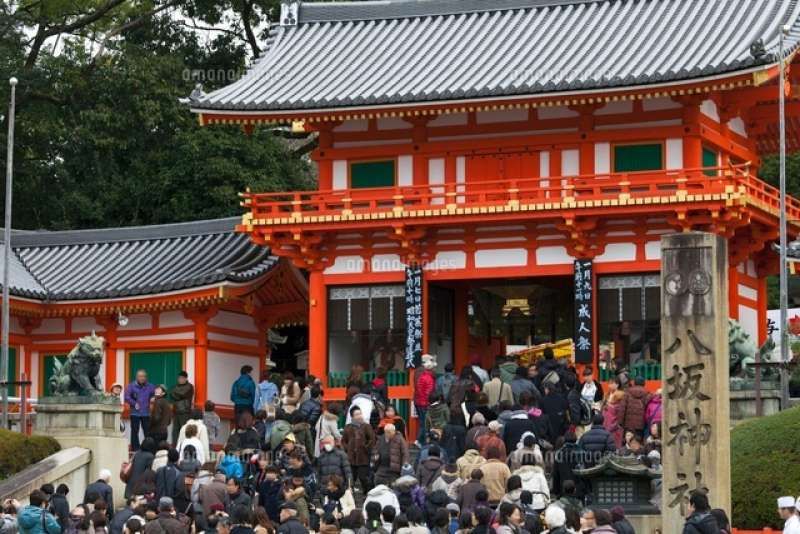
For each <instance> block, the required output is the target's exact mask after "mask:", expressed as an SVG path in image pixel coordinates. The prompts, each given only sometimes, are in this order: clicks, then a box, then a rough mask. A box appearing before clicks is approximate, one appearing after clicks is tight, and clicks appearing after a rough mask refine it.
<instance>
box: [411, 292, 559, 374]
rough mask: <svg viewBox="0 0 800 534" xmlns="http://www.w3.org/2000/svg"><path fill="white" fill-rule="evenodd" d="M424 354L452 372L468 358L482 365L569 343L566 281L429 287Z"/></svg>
mask: <svg viewBox="0 0 800 534" xmlns="http://www.w3.org/2000/svg"><path fill="white" fill-rule="evenodd" d="M428 289H429V293H428V295H429V301H428V332H427V333H428V350H429V352H431V353H433V354H436V355H437V356H438V360H439V363H440V365H441V364H442V363H448V362H451V361H452V362H454V363H455V367H456V369H460V368H461V366H462V365H463V364H464V363H466V361H467V360H468V358H469V356H470V355H472V354H479V355H481V357H482V359H483V361H487V362H488V361H494V359H495V357H496V356H498V355H501V354H502V355H505V354H513V353H515V352H518V351H521V350H524V349H526V348H528V347H530V346H533V345H539V344H542V343H552V342H556V341H559V340H563V339H571V338H572V336H573V333H574V316H575V307H574V298H573V293H574V288H573V281H572V277H570V276H548V277H539V278H525V279H516V280H515V279H512V280H509V279H496V280H494V279H489V280H474V281H458V282H447V283H432V284H430V285H429V286H428Z"/></svg>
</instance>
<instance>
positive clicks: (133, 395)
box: [125, 380, 156, 417]
mask: <svg viewBox="0 0 800 534" xmlns="http://www.w3.org/2000/svg"><path fill="white" fill-rule="evenodd" d="M155 394H156V387H155V386H154V385H153V384H151V383H150V382H145V383H144V384H140V383H139V382H137V381H136V380H134V381H133V382H131V383H130V384H128V387H127V388H125V402H126V403H128V406H129V407H130V409H131V415H136V416H139V417H149V416H150V399H152V398H153V397H154V396H155ZM137 404H138V405H139V407H138V408H137V407H136V405H137Z"/></svg>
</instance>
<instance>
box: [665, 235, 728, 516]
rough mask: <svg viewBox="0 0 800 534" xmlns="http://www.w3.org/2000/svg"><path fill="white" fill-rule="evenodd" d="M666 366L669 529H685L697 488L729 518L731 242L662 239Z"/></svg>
mask: <svg viewBox="0 0 800 534" xmlns="http://www.w3.org/2000/svg"><path fill="white" fill-rule="evenodd" d="M661 251H662V252H661V258H662V260H661V282H662V286H661V287H662V306H663V310H662V317H661V347H662V351H661V352H662V359H663V369H664V396H663V402H664V406H663V409H664V422H663V432H664V447H663V456H662V461H663V467H664V480H663V496H662V497H663V498H662V514H663V521H664V524H663V532H682V529H683V523H684V518H685V515H686V513H687V509H688V502H689V496H690V494H691V492H692V491H694V490H697V489H700V490H704V491H707V492H708V496H709V500H710V502H711V505H712V507H715V508H722V509H724V510H726V511H727V512H728V514H729V515H730V511H731V477H730V466H731V460H730V415H729V411H730V404H729V396H730V391H729V390H730V385H729V378H728V374H729V371H728V288H727V272H728V271H727V266H728V253H727V243H726V241H725V239H724V238H722V237H719V236H716V235H713V234H707V233H700V232H687V233H682V234H673V235H667V236H663V237H662V238H661Z"/></svg>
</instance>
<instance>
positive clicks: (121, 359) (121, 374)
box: [108, 349, 128, 387]
mask: <svg viewBox="0 0 800 534" xmlns="http://www.w3.org/2000/svg"><path fill="white" fill-rule="evenodd" d="M114 381H115V382H119V383H120V384H122V385H123V387H124V386H125V385H126V384H127V383H128V377H127V376H125V349H117V376H116V379H115V380H114ZM108 386H111V384H108Z"/></svg>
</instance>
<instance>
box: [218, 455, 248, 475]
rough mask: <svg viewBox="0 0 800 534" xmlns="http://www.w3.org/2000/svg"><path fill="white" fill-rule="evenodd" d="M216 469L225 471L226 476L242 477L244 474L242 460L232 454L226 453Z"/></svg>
mask: <svg viewBox="0 0 800 534" xmlns="http://www.w3.org/2000/svg"><path fill="white" fill-rule="evenodd" d="M217 469H219V470H220V471H222V472H223V473H225V476H226V477H228V478H242V477H243V476H244V468H243V467H242V462H240V461H239V459H238V458H237V457H236V456H233V455H232V454H226V455H225V458H223V459H222V462H220V464H219V466H217Z"/></svg>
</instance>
